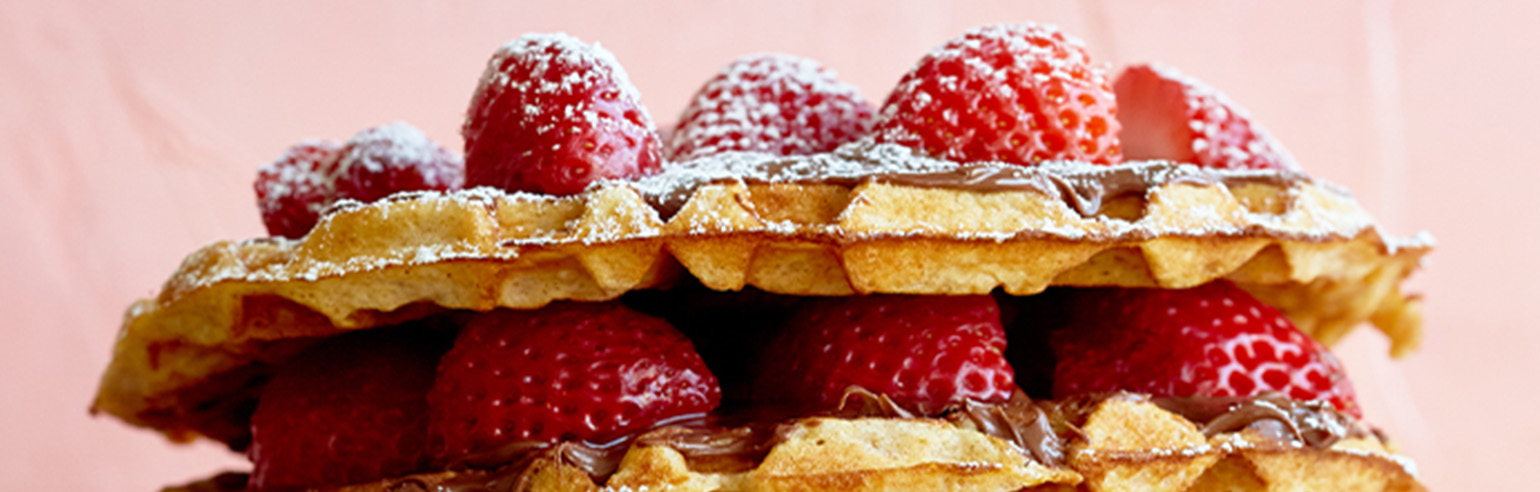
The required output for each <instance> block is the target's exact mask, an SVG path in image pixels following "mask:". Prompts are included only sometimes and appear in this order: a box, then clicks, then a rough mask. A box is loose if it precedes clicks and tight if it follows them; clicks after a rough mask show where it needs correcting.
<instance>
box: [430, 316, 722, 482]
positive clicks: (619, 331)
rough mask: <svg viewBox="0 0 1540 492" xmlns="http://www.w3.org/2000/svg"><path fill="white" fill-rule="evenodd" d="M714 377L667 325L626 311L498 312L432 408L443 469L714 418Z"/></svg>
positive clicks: (468, 343) (451, 369) (473, 338)
mask: <svg viewBox="0 0 1540 492" xmlns="http://www.w3.org/2000/svg"><path fill="white" fill-rule="evenodd" d="M720 400H721V388H719V387H718V386H717V380H716V377H715V376H713V375H712V374H711V371H710V370H709V369H707V368H706V364H705V363H704V362H702V361H701V358H700V356H699V355H696V353H695V349H694V347H693V346H691V344H690V341H689V340H688V339H686V338H685V337H684V335H681V334H680V333H679V332H678V331H676V330H674V328H673V327H671V326H669V324H668V322H666V321H663V320H662V319H659V318H653V317H651V316H647V315H644V314H641V313H638V312H635V311H632V310H631V309H629V308H626V307H624V306H622V305H620V304H618V303H604V304H553V305H550V306H547V307H545V308H542V309H539V310H535V311H495V312H491V313H487V314H484V315H480V316H477V317H475V318H474V319H472V320H471V321H469V322H468V323H467V324H466V326H465V327H464V328H463V329H462V330H461V331H460V334H459V336H458V337H457V338H456V339H455V344H454V347H453V348H452V349H450V350H449V353H448V354H446V355H445V356H444V358H443V361H442V362H441V363H440V364H439V376H438V380H437V381H436V382H435V383H434V385H433V390H432V392H431V393H430V394H429V395H428V401H429V403H430V405H431V406H432V419H431V424H430V426H429V435H430V436H431V437H430V438H431V439H432V441H433V448H434V449H433V452H434V455H435V456H436V458H438V459H439V460H440V461H441V462H446V463H454V462H460V461H465V460H471V461H474V460H475V456H476V455H478V454H480V453H486V452H490V451H495V450H498V449H502V448H505V447H506V446H509V445H511V444H521V443H555V442H559V441H570V440H582V441H589V442H607V441H610V440H613V439H616V438H618V437H622V436H625V435H627V434H630V433H633V432H637V431H640V430H643V429H646V428H648V427H650V426H652V425H653V424H655V423H657V422H658V421H660V420H663V419H667V418H670V417H675V416H680V415H688V414H695V413H704V412H708V411H710V410H711V409H713V408H716V406H717V403H718V402H719V401H720Z"/></svg>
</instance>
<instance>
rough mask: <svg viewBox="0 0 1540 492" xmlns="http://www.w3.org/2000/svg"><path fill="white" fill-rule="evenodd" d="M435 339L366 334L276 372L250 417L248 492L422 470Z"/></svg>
mask: <svg viewBox="0 0 1540 492" xmlns="http://www.w3.org/2000/svg"><path fill="white" fill-rule="evenodd" d="M443 349H444V346H443V343H442V341H441V340H438V339H437V338H435V336H434V335H432V334H429V333H427V332H423V331H417V332H406V331H403V330H373V331H369V332H363V333H356V334H349V335H342V336H338V337H335V338H331V339H328V340H325V341H322V342H320V343H318V344H316V345H315V346H314V347H311V348H309V349H307V350H305V351H304V352H302V353H300V354H299V355H298V356H296V357H295V358H294V359H293V360H291V361H289V362H288V363H287V364H285V365H284V366H283V367H281V368H280V369H279V370H278V373H277V374H276V375H274V376H273V380H272V381H271V382H270V383H268V385H267V388H266V389H264V390H263V393H262V398H261V400H260V401H259V403H258V404H257V409H256V413H254V414H253V415H252V417H251V434H252V444H251V448H250V450H249V453H250V455H251V460H252V462H253V463H254V464H255V465H256V467H255V470H253V471H252V474H251V488H252V489H253V490H263V491H270V490H300V489H309V488H312V487H321V486H327V485H343V484H349V483H357V482H364V481H369V480H377V479H380V478H385V477H393V476H400V475H404V474H408V473H414V472H418V471H422V470H423V469H424V468H425V467H426V465H427V464H428V455H427V453H426V443H427V440H428V400H427V394H428V388H429V386H431V385H432V384H433V378H434V371H435V368H436V367H437V364H438V356H439V354H441V353H442V352H443Z"/></svg>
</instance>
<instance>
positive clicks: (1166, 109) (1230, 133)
mask: <svg viewBox="0 0 1540 492" xmlns="http://www.w3.org/2000/svg"><path fill="white" fill-rule="evenodd" d="M1114 88H1115V90H1116V91H1117V96H1118V107H1119V112H1118V120H1119V121H1121V122H1122V123H1123V130H1124V131H1123V150H1124V153H1125V154H1126V155H1127V156H1128V158H1129V159H1166V160H1173V161H1177V162H1191V163H1194V164H1197V165H1199V166H1204V167H1213V168H1221V169H1287V170H1297V169H1298V168H1299V166H1298V165H1297V164H1295V163H1294V158H1293V157H1291V156H1290V155H1289V153H1288V151H1285V150H1284V149H1283V146H1282V145H1280V144H1279V143H1278V141H1276V140H1273V137H1272V136H1270V135H1268V133H1267V130H1265V129H1263V128H1262V126H1261V125H1258V124H1256V123H1253V122H1252V121H1251V117H1250V116H1249V115H1247V114H1246V111H1245V110H1244V109H1241V107H1240V106H1237V105H1235V103H1233V102H1231V101H1230V99H1229V98H1227V97H1225V96H1224V94H1220V93H1219V92H1218V91H1215V90H1213V89H1211V88H1209V87H1208V86H1206V85H1204V84H1203V83H1202V82H1199V81H1197V80H1195V79H1193V78H1191V77H1187V76H1184V75H1182V74H1181V73H1178V72H1177V71H1175V70H1172V69H1170V68H1166V67H1162V66H1159V65H1134V66H1131V67H1128V68H1127V69H1126V70H1124V71H1123V74H1122V75H1119V76H1118V80H1117V83H1116V84H1115V85H1114Z"/></svg>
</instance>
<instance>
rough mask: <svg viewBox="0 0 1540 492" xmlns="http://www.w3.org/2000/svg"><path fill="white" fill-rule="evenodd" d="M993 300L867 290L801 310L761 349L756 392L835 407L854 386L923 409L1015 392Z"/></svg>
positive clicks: (777, 398) (994, 398)
mask: <svg viewBox="0 0 1540 492" xmlns="http://www.w3.org/2000/svg"><path fill="white" fill-rule="evenodd" d="M1004 352H1005V330H1004V329H1003V328H1001V326H1000V310H999V307H998V306H996V305H995V300H994V298H992V297H990V296H987V295H984V296H957V297H951V296H867V297H849V298H829V299H819V300H814V301H812V302H810V303H809V304H807V305H805V306H803V307H802V309H801V310H799V311H798V312H797V313H796V314H794V315H793V316H792V318H791V321H790V322H788V323H787V324H786V329H785V331H784V332H783V333H782V334H781V336H780V337H779V338H778V339H777V340H775V341H774V342H772V343H771V345H770V346H769V347H768V348H767V349H766V351H765V352H764V354H763V362H762V364H761V366H760V367H761V372H760V375H759V383H758V385H757V391H758V393H757V395H756V397H757V398H759V399H761V400H762V401H781V402H789V403H793V404H816V405H821V406H824V407H829V406H832V405H838V404H839V403H840V398H841V397H843V396H844V394H845V391H846V389H848V388H849V387H851V386H859V387H862V388H864V389H866V390H868V391H872V392H876V393H879V394H884V395H887V396H888V397H889V398H892V399H893V400H894V401H895V402H897V403H898V404H900V405H902V406H904V407H906V408H910V409H916V410H919V411H921V412H925V413H930V412H934V411H936V410H939V409H941V408H942V407H944V406H946V405H947V404H949V403H956V402H960V401H963V400H965V399H972V400H976V401H984V402H1000V401H1005V400H1006V399H1008V398H1010V396H1011V393H1012V392H1013V391H1015V389H1016V385H1015V383H1014V382H1013V380H1014V378H1015V373H1014V372H1013V371H1012V370H1011V366H1010V365H1008V364H1006V361H1005V355H1004Z"/></svg>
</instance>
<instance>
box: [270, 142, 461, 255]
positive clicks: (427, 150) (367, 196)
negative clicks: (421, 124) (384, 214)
mask: <svg viewBox="0 0 1540 492" xmlns="http://www.w3.org/2000/svg"><path fill="white" fill-rule="evenodd" d="M464 167H465V166H464V164H463V163H461V161H460V157H459V156H457V155H455V154H454V153H451V152H449V151H448V150H445V149H444V148H443V147H441V146H439V145H438V144H436V143H433V142H432V141H431V140H428V136H427V135H424V134H423V133H422V131H420V130H418V129H416V128H414V127H412V126H411V125H408V124H406V123H400V122H397V123H392V124H389V125H383V126H377V127H373V128H369V129H366V130H364V131H361V132H358V134H356V135H353V137H352V138H349V139H348V141H347V142H344V143H343V144H342V145H341V146H340V147H339V146H338V145H337V144H336V143H333V142H328V141H318V140H311V141H305V142H301V143H299V144H297V145H295V146H293V147H290V148H289V150H288V151H286V152H284V154H283V155H282V156H280V157H279V158H278V160H277V161H274V162H273V163H272V164H269V165H267V166H265V167H263V168H262V169H261V170H259V171H258V172H257V181H256V184H255V188H256V191H257V206H258V208H260V209H261V210H262V221H263V222H264V223H265V224H266V225H267V230H268V233H269V234H272V235H274V236H283V237H288V238H299V237H302V236H304V235H305V234H306V233H308V232H310V229H311V228H313V227H315V224H316V222H317V221H319V220H320V217H321V213H323V212H325V211H326V209H327V207H330V206H331V205H332V204H333V203H336V202H337V201H338V200H342V199H352V200H358V201H363V202H371V201H374V200H378V199H380V198H384V197H385V196H387V195H390V194H392V193H395V192H398V191H415V190H439V191H443V190H452V189H456V188H459V187H460V184H461V182H462V181H464V179H465V178H464V173H465V171H464Z"/></svg>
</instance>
